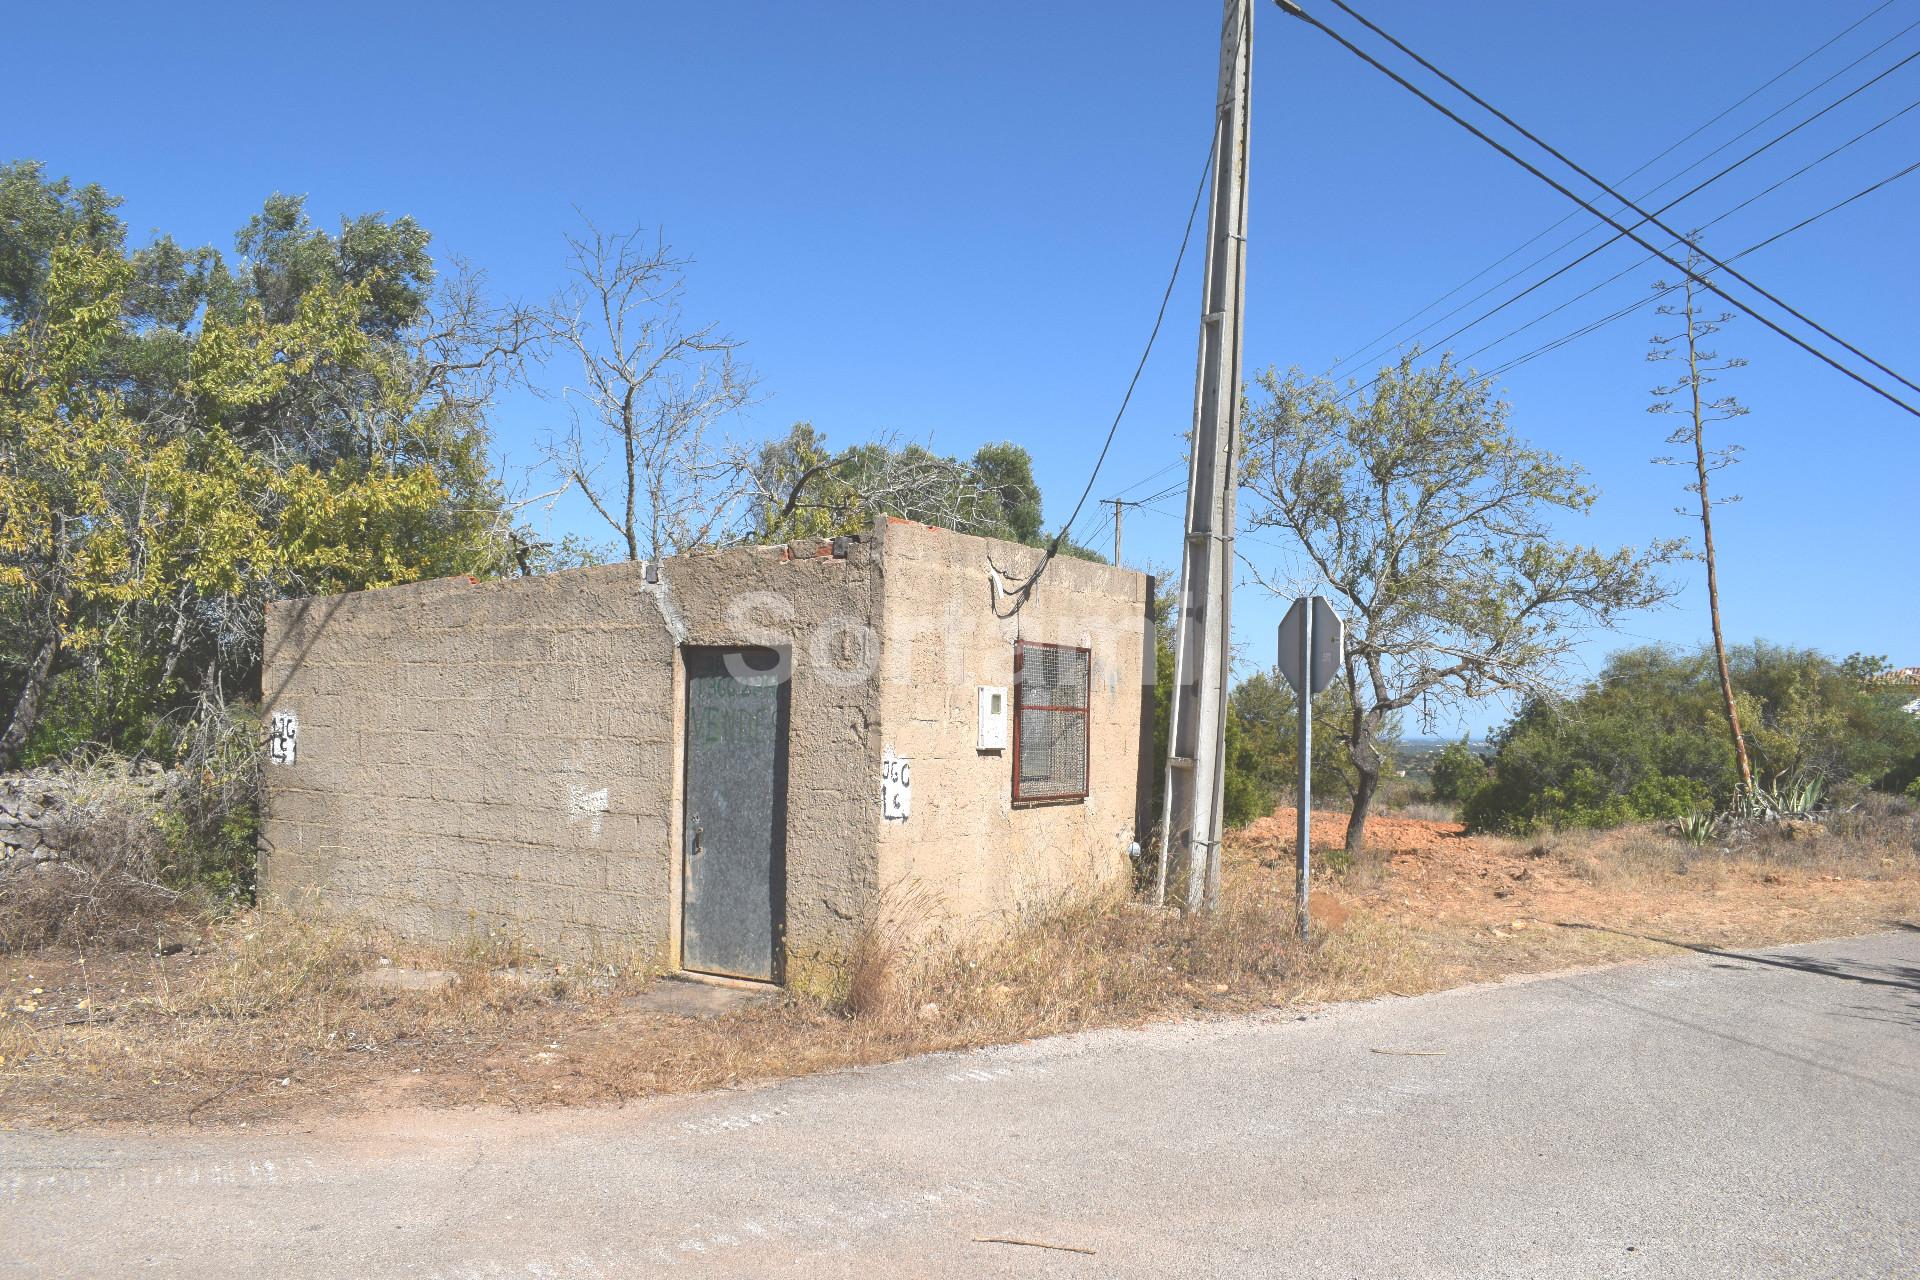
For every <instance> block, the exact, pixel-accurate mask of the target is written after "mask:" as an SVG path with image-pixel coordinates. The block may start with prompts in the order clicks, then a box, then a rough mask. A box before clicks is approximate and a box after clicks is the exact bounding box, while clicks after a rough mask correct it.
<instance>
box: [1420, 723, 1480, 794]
mask: <svg viewBox="0 0 1920 1280" xmlns="http://www.w3.org/2000/svg"><path fill="white" fill-rule="evenodd" d="M1488 772H1489V771H1488V769H1487V762H1486V761H1484V760H1482V759H1481V758H1480V757H1479V756H1478V755H1476V754H1475V753H1474V751H1473V748H1471V747H1469V746H1468V745H1467V740H1466V739H1465V738H1462V739H1460V741H1458V742H1449V743H1448V744H1447V745H1446V746H1445V747H1442V748H1441V749H1440V754H1439V755H1438V756H1436V757H1434V761H1433V768H1432V771H1431V777H1432V780H1433V798H1434V799H1435V800H1438V801H1440V802H1442V803H1443V804H1464V803H1465V802H1466V800H1467V798H1468V797H1470V796H1471V795H1473V793H1474V792H1476V791H1478V790H1479V789H1480V788H1481V787H1483V786H1485V785H1486V782H1487V777H1488Z"/></svg>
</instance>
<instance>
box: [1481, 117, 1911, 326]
mask: <svg viewBox="0 0 1920 1280" xmlns="http://www.w3.org/2000/svg"><path fill="white" fill-rule="evenodd" d="M1915 108H1920V98H1916V99H1914V100H1913V101H1912V102H1909V103H1908V104H1907V105H1906V106H1904V107H1902V108H1900V109H1899V110H1898V111H1896V112H1894V113H1893V114H1892V115H1890V116H1887V117H1886V118H1885V119H1883V120H1881V121H1880V122H1879V123H1878V124H1875V125H1873V126H1872V127H1871V128H1868V129H1865V130H1862V131H1861V132H1859V133H1857V134H1855V135H1854V136H1853V137H1851V138H1849V139H1847V140H1846V141H1845V142H1843V143H1841V144H1840V145H1839V146H1837V147H1835V148H1833V150H1831V151H1829V152H1827V153H1826V154H1825V155H1823V156H1821V157H1819V158H1818V159H1816V160H1810V161H1808V162H1807V163H1806V164H1804V165H1801V166H1800V167H1799V168H1798V169H1796V170H1794V171H1793V172H1792V173H1790V174H1788V175H1787V176H1786V177H1784V178H1782V179H1780V180H1779V181H1778V182H1775V183H1774V184H1773V185H1772V186H1769V187H1764V188H1762V189H1761V190H1759V191H1756V192H1754V193H1753V194H1752V195H1750V196H1748V197H1747V198H1746V199H1745V200H1742V201H1741V202H1740V203H1739V204H1736V205H1734V206H1733V207H1732V208H1730V209H1725V210H1722V211H1721V212H1720V213H1718V214H1715V215H1714V216H1713V217H1712V218H1710V219H1708V220H1707V221H1706V222H1703V223H1701V224H1700V225H1699V226H1698V227H1696V228H1694V232H1693V234H1695V235H1699V234H1700V232H1702V231H1705V230H1706V229H1707V228H1708V227H1711V226H1713V225H1714V224H1716V223H1719V222H1724V221H1725V220H1726V219H1728V218H1730V217H1732V216H1733V215H1734V214H1736V213H1738V212H1740V211H1741V210H1742V209H1745V208H1746V207H1747V206H1749V205H1751V204H1753V203H1754V202H1755V201H1756V200H1759V199H1761V198H1763V197H1765V196H1769V195H1771V194H1773V193H1774V192H1775V191H1778V190H1779V189H1780V188H1781V187H1784V186H1786V185H1787V184H1788V183H1789V182H1792V181H1794V180H1795V179H1796V178H1799V177H1801V176H1803V175H1804V174H1806V173H1808V172H1809V171H1811V170H1813V169H1815V168H1818V167H1819V166H1820V165H1823V164H1825V163H1826V162H1827V161H1829V160H1831V159H1833V157H1835V156H1837V155H1839V154H1840V153H1841V152H1843V151H1845V150H1847V149H1848V148H1850V147H1852V146H1853V145H1855V144H1856V143H1858V142H1860V141H1861V140H1863V139H1865V138H1867V137H1869V136H1871V135H1872V134H1874V133H1877V132H1878V131H1880V130H1881V129H1884V128H1885V127H1886V126H1887V125H1890V124H1892V123H1893V122H1894V121H1895V120H1898V119H1899V118H1900V117H1902V116H1904V115H1906V114H1907V113H1908V112H1910V111H1912V110H1914V109H1915ZM1895 176H1896V177H1897V176H1900V175H1895ZM1887 181H1889V182H1890V181H1892V179H1887ZM1884 185H1885V183H1876V184H1874V186H1873V187H1870V188H1868V191H1875V190H1878V189H1879V188H1880V187H1881V186H1884ZM1864 194H1866V192H1860V193H1856V194H1855V195H1852V196H1848V197H1847V199H1846V200H1843V201H1841V202H1840V205H1833V206H1831V207H1829V208H1828V209H1826V210H1824V211H1823V212H1822V213H1820V214H1817V215H1815V217H1816V218H1819V217H1824V216H1826V214H1828V213H1831V212H1833V210H1834V209H1837V208H1840V207H1841V205H1845V204H1849V203H1851V202H1852V201H1854V200H1857V199H1859V198H1860V196H1861V195H1864ZM1799 225H1800V226H1805V225H1806V224H1805V223H1801V224H1799ZM1774 238H1775V239H1777V238H1778V237H1774ZM1771 242H1772V241H1771V240H1769V241H1767V243H1771ZM1676 243H1677V242H1676ZM1668 247H1669V248H1671V247H1673V246H1671V245H1670V246H1668ZM1751 252H1753V249H1752V248H1748V249H1743V250H1741V251H1740V252H1739V253H1737V254H1735V255H1734V256H1733V258H1729V259H1727V261H1729V262H1731V261H1733V260H1734V258H1743V257H1745V256H1746V255H1747V254H1749V253H1751ZM1652 261H1653V258H1652V257H1650V256H1649V257H1645V258H1641V259H1640V260H1639V261H1637V262H1635V263H1633V264H1631V265H1629V266H1627V267H1623V268H1622V269H1621V270H1619V271H1616V272H1614V273H1613V274H1612V275H1610V276H1608V277H1607V278H1606V279H1605V280H1602V281H1601V282H1600V283H1599V284H1596V285H1593V286H1591V287H1589V288H1587V289H1585V290H1583V291H1581V292H1580V293H1576V294H1574V295H1573V296H1572V297H1571V298H1568V299H1567V300H1566V301H1564V302H1562V303H1560V304H1559V305H1558V306H1555V307H1551V308H1549V309H1548V310H1546V311H1543V312H1541V313H1540V314H1539V315H1537V316H1535V317H1534V318H1533V319H1531V320H1529V321H1527V322H1526V323H1525V324H1523V325H1520V326H1518V327H1517V328H1514V329H1509V330H1508V331H1507V332H1506V333H1504V334H1502V335H1501V336H1499V337H1498V338H1495V339H1494V340H1493V341H1491V342H1487V343H1483V344H1482V345H1480V346H1478V347H1476V348H1474V349H1473V350H1472V351H1469V352H1467V354H1466V355H1464V356H1461V357H1460V359H1461V360H1463V361H1466V360H1471V359H1473V358H1474V357H1475V356H1477V355H1479V354H1480V353H1481V352H1483V351H1488V350H1491V349H1492V348H1494V347H1497V346H1499V345H1500V344H1501V343H1503V342H1505V341H1507V340H1508V339H1509V338H1513V337H1516V336H1518V335H1519V334H1522V333H1524V332H1526V331H1527V330H1528V329H1531V328H1532V327H1533V326H1534V325H1536V324H1539V323H1540V322H1541V321H1542V320H1545V319H1546V318H1547V317H1548V316H1552V315H1557V314H1559V313H1560V312H1562V311H1565V310H1566V309H1567V308H1568V307H1570V306H1572V305H1573V304H1574V303H1576V302H1579V301H1580V300H1582V299H1583V298H1588V297H1591V296H1592V295H1593V294H1595V293H1598V292H1599V291H1600V290H1602V289H1604V288H1606V287H1607V286H1608V285H1610V284H1612V283H1613V282H1614V281H1616V280H1619V279H1620V278H1621V277H1623V276H1628V275H1631V274H1633V273H1634V272H1635V271H1638V270H1639V269H1640V268H1641V267H1644V266H1645V265H1646V264H1647V263H1649V262H1652ZM1516 300H1517V295H1516V298H1513V299H1509V300H1508V301H1509V302H1512V301H1516ZM1505 305H1506V304H1504V303H1503V304H1502V308H1504V306H1505ZM1488 314H1489V315H1490V314H1492V313H1491V312H1489V313H1488ZM1483 318H1484V317H1483ZM1460 332H1464V330H1458V331H1456V332H1455V333H1453V334H1449V335H1448V337H1449V338H1452V337H1457V336H1458V334H1459V333H1460Z"/></svg>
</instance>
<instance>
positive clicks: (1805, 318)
mask: <svg viewBox="0 0 1920 1280" xmlns="http://www.w3.org/2000/svg"><path fill="white" fill-rule="evenodd" d="M1333 3H1334V4H1335V5H1336V6H1338V7H1339V8H1340V10H1341V11H1342V12H1344V13H1346V14H1347V15H1348V16H1349V17H1351V18H1353V19H1354V20H1355V21H1356V22H1358V23H1360V25H1362V26H1364V27H1365V28H1367V30H1369V31H1371V32H1373V33H1374V34H1375V35H1378V36H1379V37H1380V38H1381V39H1383V40H1385V41H1386V42H1387V43H1388V44H1391V45H1392V46H1393V47H1394V48H1396V49H1398V50H1400V52H1402V53H1404V54H1406V55H1407V56H1408V57H1409V58H1412V59H1413V60H1414V61H1415V62H1417V63H1419V64H1420V65H1421V66H1423V67H1425V68H1426V69H1427V70H1428V71H1431V72H1432V73H1433V74H1434V75H1437V76H1439V77H1440V78H1441V79H1442V80H1444V81H1446V82H1447V83H1448V84H1449V85H1452V86H1453V88H1454V89H1456V90H1458V91H1459V92H1460V93H1462V94H1465V95H1466V96H1467V98H1468V99H1469V100H1471V101H1472V102H1473V103H1474V104H1475V105H1476V106H1478V107H1480V108H1481V109H1483V110H1485V111H1488V112H1491V113H1492V114H1493V115H1494V116H1495V117H1497V118H1498V119H1499V120H1500V121H1501V122H1502V123H1503V124H1505V125H1506V126H1507V127H1508V128H1510V129H1512V130H1513V131H1514V132H1516V133H1518V134H1519V135H1520V136H1521V137H1523V138H1525V139H1526V140H1527V141H1529V142H1531V143H1533V144H1534V145H1535V146H1537V147H1539V148H1540V149H1541V150H1543V151H1545V152H1546V153H1547V154H1548V155H1550V156H1552V157H1553V158H1554V159H1556V160H1558V161H1559V162H1560V163H1561V164H1564V165H1566V166H1567V167H1568V168H1569V169H1571V170H1573V171H1574V172H1575V173H1577V174H1579V175H1580V176H1581V177H1583V178H1585V179H1586V180H1587V181H1588V182H1591V183H1592V184H1593V185H1594V186H1596V187H1598V188H1600V190H1601V191H1603V192H1605V193H1606V194H1607V195H1610V196H1612V197H1613V198H1614V199H1615V200H1618V201H1620V203H1621V204H1623V205H1625V206H1626V207H1627V209H1629V210H1631V211H1632V212H1634V213H1637V214H1639V215H1640V218H1641V222H1640V223H1636V224H1635V225H1636V226H1638V225H1642V224H1644V223H1647V222H1651V223H1652V224H1653V225H1654V226H1656V227H1658V228H1659V229H1660V230H1662V231H1664V232H1666V233H1667V234H1668V235H1670V236H1673V237H1674V238H1675V239H1677V240H1679V241H1681V242H1682V243H1683V244H1685V245H1686V246H1687V249H1688V250H1689V251H1690V252H1692V253H1696V254H1698V255H1700V256H1701V257H1703V258H1705V259H1706V260H1707V262H1708V263H1709V264H1711V265H1712V266H1714V267H1715V268H1717V269H1719V270H1721V271H1724V272H1725V273H1726V274H1728V275H1730V276H1732V277H1733V278H1734V279H1735V280H1738V281H1739V282H1740V283H1741V284H1744V285H1745V286H1747V288H1749V289H1751V290H1753V291H1754V292H1755V293H1757V294H1759V295H1760V296H1761V297H1763V298H1765V299H1766V300H1767V301H1768V302H1771V303H1773V305H1774V306H1776V307H1779V308H1781V309H1782V310H1784V311H1785V312H1786V313H1787V314H1788V315H1790V316H1792V317H1793V318H1794V319H1796V320H1798V321H1800V322H1801V323H1802V324H1805V325H1809V326H1811V327H1812V328H1813V329H1814V330H1815V331H1816V332H1818V333H1820V334H1822V335H1824V336H1825V337H1827V338H1830V339H1832V340H1833V341H1835V342H1837V343H1839V344H1840V345H1841V346H1842V347H1845V348H1846V349H1847V350H1848V351H1850V352H1852V353H1853V354H1854V355H1856V356H1859V357H1860V358H1861V359H1862V360H1865V361H1866V362H1867V363H1868V364H1870V365H1872V366H1873V367H1874V368H1876V369H1878V370H1880V372H1882V373H1884V374H1886V375H1887V376H1888V377H1890V378H1893V379H1895V380H1896V381H1898V382H1900V383H1902V384H1904V385H1905V386H1907V387H1908V388H1910V389H1911V390H1914V391H1920V383H1915V382H1914V381H1912V380H1911V379H1909V378H1907V377H1906V376H1905V375H1903V374H1901V373H1900V372H1898V371H1897V370H1895V369H1891V368H1889V367H1888V366H1887V365H1885V364H1882V363H1881V362H1880V361H1878V360H1876V359H1874V358H1873V357H1872V356H1870V355H1868V354H1867V353H1866V352H1864V351H1862V350H1861V349H1860V348H1859V347H1856V346H1854V345H1853V344H1852V343H1851V342H1848V341H1847V340H1846V339H1845V338H1843V337H1841V336H1840V335H1839V334H1837V333H1835V332H1834V331H1833V330H1831V329H1829V328H1827V327H1826V326H1825V325H1823V324H1821V323H1820V322H1819V321H1817V320H1815V319H1814V318H1813V317H1811V316H1809V315H1807V314H1806V313H1805V312H1804V311H1800V310H1798V309H1797V308H1795V307H1794V306H1792V305H1791V304H1789V303H1788V302H1787V301H1786V300H1785V299H1783V298H1781V297H1779V296H1778V295H1776V294H1773V293H1769V292H1768V291H1767V290H1766V289H1764V288H1762V287H1761V286H1760V285H1758V284H1756V283H1755V282H1754V281H1753V280H1751V279H1749V278H1748V277H1747V276H1744V275H1742V274H1741V273H1740V272H1738V271H1735V270H1734V269H1733V268H1732V267H1730V266H1728V265H1727V264H1726V262H1725V260H1723V259H1721V258H1717V257H1715V256H1714V255H1713V254H1712V253H1710V252H1708V251H1707V250H1706V249H1704V248H1702V247H1701V246H1700V244H1699V242H1697V241H1695V240H1693V239H1691V238H1690V237H1688V236H1686V235H1684V234H1682V233H1681V232H1678V231H1675V230H1674V229H1673V228H1672V227H1670V226H1668V225H1667V224H1666V223H1664V222H1662V221H1660V218H1659V215H1658V214H1653V213H1648V212H1647V211H1646V210H1644V209H1642V208H1641V207H1640V206H1639V205H1637V204H1635V203H1634V202H1633V201H1631V200H1629V199H1628V198H1627V197H1626V196H1623V195H1621V194H1620V193H1619V191H1617V190H1615V189H1614V188H1613V187H1612V186H1611V185H1609V184H1608V183H1607V182H1606V181H1605V180H1604V179H1602V178H1599V177H1596V176H1595V175H1594V173H1593V172H1592V171H1591V170H1589V169H1587V168H1586V167H1585V166H1583V165H1581V164H1580V163H1579V162H1578V161H1576V160H1574V159H1572V158H1571V157H1569V156H1568V155H1567V154H1566V152H1564V151H1561V150H1560V149H1559V148H1558V147H1556V146H1554V145H1553V144H1552V143H1550V142H1548V141H1547V140H1546V139H1545V138H1542V137H1541V136H1540V135H1539V134H1537V133H1535V132H1533V130H1531V129H1529V128H1527V127H1526V126H1525V125H1523V124H1521V123H1520V122H1519V121H1518V120H1515V119H1514V118H1513V117H1512V116H1510V115H1508V114H1507V113H1506V112H1504V111H1502V110H1501V109H1500V108H1498V107H1496V106H1494V105H1493V104H1492V103H1491V102H1488V101H1487V100H1486V99H1485V98H1483V97H1481V96H1480V95H1479V94H1477V93H1475V92H1474V91H1473V90H1471V89H1469V88H1467V86H1465V85H1464V84H1461V83H1460V82H1459V81H1458V80H1456V79H1454V78H1453V77H1452V76H1451V75H1449V74H1447V72H1445V71H1444V70H1442V69H1441V68H1439V67H1437V66H1435V65H1434V64H1433V63H1431V62H1429V61H1428V60H1427V59H1426V58H1424V57H1422V56H1421V55H1420V54H1419V53H1418V52H1417V51H1415V50H1413V49H1411V48H1409V47H1408V46H1407V45H1405V44H1404V43H1402V42H1401V41H1400V40H1399V39H1398V38H1397V37H1395V36H1394V35H1393V34H1392V33H1391V32H1388V31H1386V30H1385V29H1384V28H1382V27H1381V26H1379V25H1378V24H1377V23H1375V22H1373V21H1372V20H1371V19H1369V18H1367V17H1366V16H1365V15H1364V14H1362V13H1360V12H1359V11H1358V10H1356V9H1355V8H1354V7H1353V6H1352V5H1350V4H1348V3H1347V0H1333ZM1916 57H1920V50H1916V51H1915V52H1913V53H1910V54H1908V55H1907V56H1906V57H1905V58H1903V59H1901V60H1900V61H1899V62H1897V63H1895V64H1894V65H1893V66H1891V67H1889V68H1887V70H1886V71H1884V72H1882V73H1881V76H1886V75H1891V74H1892V73H1893V72H1894V71H1896V70H1898V69H1899V68H1900V67H1903V66H1905V65H1906V64H1907V63H1908V62H1911V61H1913V59H1914V58H1916ZM1880 78H1881V77H1880V76H1876V77H1875V80H1877V79H1880ZM1868 83H1869V84H1871V83H1873V81H1868ZM1723 296H1724V295H1723Z"/></svg>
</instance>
